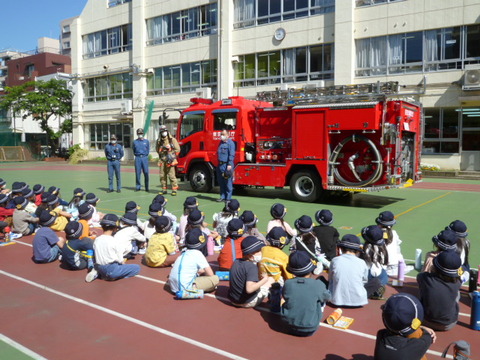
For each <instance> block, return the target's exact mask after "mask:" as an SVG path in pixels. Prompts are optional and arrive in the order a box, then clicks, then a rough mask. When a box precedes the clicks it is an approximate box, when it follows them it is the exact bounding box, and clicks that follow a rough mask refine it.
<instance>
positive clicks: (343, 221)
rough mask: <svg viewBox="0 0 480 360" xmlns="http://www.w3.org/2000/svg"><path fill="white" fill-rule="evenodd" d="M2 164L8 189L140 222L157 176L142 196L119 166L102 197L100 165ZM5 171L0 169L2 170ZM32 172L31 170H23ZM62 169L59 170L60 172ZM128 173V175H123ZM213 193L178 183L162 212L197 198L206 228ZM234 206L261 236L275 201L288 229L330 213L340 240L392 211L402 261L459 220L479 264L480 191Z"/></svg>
mask: <svg viewBox="0 0 480 360" xmlns="http://www.w3.org/2000/svg"><path fill="white" fill-rule="evenodd" d="M50 164H51V165H54V166H61V167H62V170H49V171H45V170H44V169H45V167H46V166H48V165H50ZM50 164H49V163H44V162H37V163H2V164H0V178H3V179H5V180H6V181H7V186H10V185H11V184H12V182H13V181H25V182H27V183H28V184H30V186H33V185H35V184H36V183H41V184H43V185H45V186H46V187H47V188H48V187H50V186H51V185H56V186H59V187H60V188H61V194H62V198H63V199H65V200H67V201H69V200H70V199H71V197H72V193H73V189H74V188H75V187H82V188H83V189H84V190H85V191H86V192H87V193H88V192H94V193H95V194H96V195H97V196H98V197H99V198H100V200H101V201H100V203H99V205H98V207H99V209H100V210H101V211H102V212H105V213H108V212H112V213H116V214H117V215H121V214H123V212H124V207H125V204H126V203H127V202H128V201H130V200H134V201H136V202H137V203H138V204H139V205H140V206H141V210H140V213H139V214H140V217H142V218H145V219H146V218H147V217H148V216H147V212H148V205H149V204H150V203H151V201H152V199H153V197H154V196H155V195H156V193H157V192H158V191H159V189H160V188H159V178H158V174H157V173H158V169H156V168H155V169H152V167H151V171H154V170H156V172H157V173H155V174H152V173H151V174H150V183H151V186H150V188H151V190H150V193H146V192H144V191H141V192H134V188H135V174H134V173H133V172H132V170H133V167H131V166H130V167H129V166H123V167H122V170H123V171H122V182H123V186H124V188H123V190H122V192H121V193H119V194H118V193H116V192H114V193H110V194H107V193H106V192H105V190H106V189H107V172H106V165H89V169H95V170H96V171H92V170H88V171H87V170H85V169H86V166H85V165H76V166H71V165H67V164H65V163H50ZM5 168H8V169H11V170H8V171H6V170H2V169H5ZM27 168H34V169H35V170H27ZM63 168H64V169H63ZM128 171H130V172H128ZM425 182H447V183H449V182H452V183H453V182H454V183H465V184H472V183H476V184H478V183H479V182H478V181H477V182H475V181H470V180H452V181H450V180H448V179H430V178H429V179H425ZM214 191H215V192H212V193H208V194H207V193H206V194H198V193H195V192H192V191H191V190H190V186H189V184H188V183H181V186H180V191H179V193H178V196H176V197H172V196H170V195H167V196H166V197H167V198H168V204H167V209H168V210H169V211H170V212H172V213H173V214H175V215H176V216H177V217H180V215H181V214H182V210H183V208H182V203H183V201H184V199H185V197H187V196H197V197H198V202H199V205H200V209H201V210H202V211H203V212H204V213H205V216H206V217H205V219H206V221H207V222H208V223H210V224H211V223H212V216H213V214H214V213H215V212H218V211H221V210H222V204H221V203H217V202H215V201H214V200H215V199H217V198H218V188H215V189H214ZM234 197H235V198H237V199H238V200H239V201H240V204H241V211H243V210H252V211H254V212H255V214H256V215H257V216H258V218H259V223H258V227H259V229H260V231H262V232H265V230H266V227H267V223H268V221H269V219H270V207H271V205H272V204H273V203H275V202H282V203H283V204H284V205H285V206H286V207H287V215H286V218H285V219H286V221H287V222H288V223H290V224H291V225H292V226H293V223H294V221H295V219H297V218H298V217H300V216H301V215H303V214H306V215H309V216H311V217H312V218H313V217H314V214H315V212H316V211H317V210H320V209H324V208H327V209H330V210H331V211H332V212H333V214H334V217H335V221H334V224H333V225H334V226H336V227H337V228H338V229H339V232H340V234H341V235H344V234H347V233H352V234H359V233H360V231H361V229H362V227H364V226H367V225H371V224H374V223H375V218H376V217H377V216H378V214H379V213H380V212H382V211H385V210H390V211H392V212H393V213H394V214H395V215H397V216H398V218H397V224H396V225H395V227H394V229H395V230H397V232H398V234H399V236H400V238H401V239H402V241H403V243H402V246H401V247H402V252H403V254H404V256H405V258H407V259H414V256H415V249H417V248H420V249H422V250H423V254H425V253H426V252H427V251H430V250H431V249H432V241H431V239H432V236H434V235H436V234H437V233H438V232H439V231H440V230H442V229H443V228H444V227H445V226H447V225H448V224H449V223H450V222H451V221H453V220H456V219H460V220H462V221H464V222H465V223H466V224H467V226H468V230H469V239H470V240H471V242H472V249H471V253H470V264H471V265H472V266H475V267H477V266H478V264H479V263H480V246H478V241H477V239H478V238H480V224H479V220H478V218H479V204H480V192H479V193H476V192H466V191H442V190H424V189H415V188H406V189H394V190H386V191H381V192H377V193H366V194H356V195H354V196H353V198H344V199H339V198H337V199H335V200H331V201H328V202H325V203H315V204H307V203H300V202H296V201H294V200H293V198H292V197H291V195H290V191H289V189H288V188H285V189H282V190H276V189H248V190H246V191H244V192H243V193H242V194H237V195H235V194H234Z"/></svg>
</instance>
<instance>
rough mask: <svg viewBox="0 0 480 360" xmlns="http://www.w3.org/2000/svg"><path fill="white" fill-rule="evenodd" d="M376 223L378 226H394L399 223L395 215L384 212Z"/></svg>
mask: <svg viewBox="0 0 480 360" xmlns="http://www.w3.org/2000/svg"><path fill="white" fill-rule="evenodd" d="M375 222H376V223H377V224H378V225H383V226H393V225H395V224H396V223H397V220H395V215H393V213H392V212H391V211H384V212H381V213H380V214H379V215H378V217H377V218H376V219H375Z"/></svg>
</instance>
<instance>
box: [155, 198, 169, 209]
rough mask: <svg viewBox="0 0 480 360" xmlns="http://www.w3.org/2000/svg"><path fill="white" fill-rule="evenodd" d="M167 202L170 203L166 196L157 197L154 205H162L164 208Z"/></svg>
mask: <svg viewBox="0 0 480 360" xmlns="http://www.w3.org/2000/svg"><path fill="white" fill-rule="evenodd" d="M167 201H168V199H166V198H165V196H163V195H157V196H155V197H154V198H153V200H152V204H153V203H159V204H160V205H162V207H165V205H167Z"/></svg>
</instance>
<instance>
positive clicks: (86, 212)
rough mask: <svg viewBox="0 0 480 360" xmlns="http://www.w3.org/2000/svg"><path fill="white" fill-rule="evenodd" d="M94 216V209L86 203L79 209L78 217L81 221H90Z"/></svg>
mask: <svg viewBox="0 0 480 360" xmlns="http://www.w3.org/2000/svg"><path fill="white" fill-rule="evenodd" d="M92 215H93V207H92V206H90V205H89V204H88V203H86V202H84V203H83V204H81V205H80V206H79V207H78V217H79V218H80V219H85V220H89V219H90V218H91V217H92Z"/></svg>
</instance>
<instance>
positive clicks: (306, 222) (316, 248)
mask: <svg viewBox="0 0 480 360" xmlns="http://www.w3.org/2000/svg"><path fill="white" fill-rule="evenodd" d="M295 228H296V229H297V231H298V235H297V236H295V239H294V241H293V243H292V245H291V246H290V252H295V251H297V250H302V251H305V252H307V253H308V255H309V256H310V259H311V260H312V261H313V262H314V264H315V265H316V269H315V274H316V275H319V274H320V273H321V272H322V271H323V269H324V268H326V269H328V268H329V267H330V261H328V260H327V259H326V258H325V254H323V253H322V249H321V248H320V243H319V242H318V239H317V238H316V236H315V235H314V234H313V232H312V230H313V221H312V218H311V217H310V216H308V215H302V216H301V217H299V218H298V219H297V220H295Z"/></svg>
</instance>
